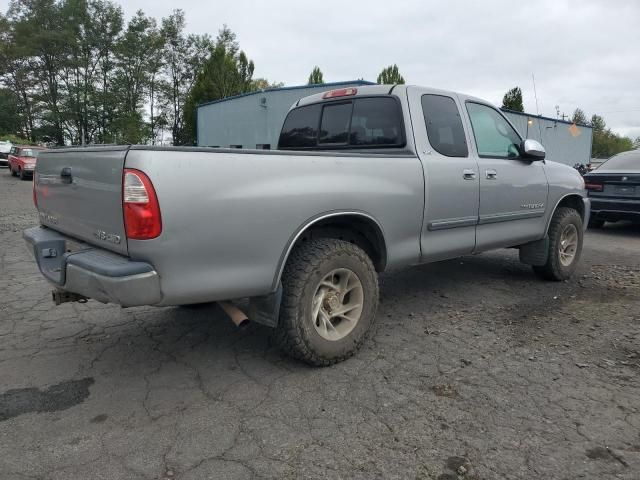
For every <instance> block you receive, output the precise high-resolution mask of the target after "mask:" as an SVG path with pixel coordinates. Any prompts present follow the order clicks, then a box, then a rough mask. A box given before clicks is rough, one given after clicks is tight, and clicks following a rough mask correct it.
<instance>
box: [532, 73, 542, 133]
mask: <svg viewBox="0 0 640 480" xmlns="http://www.w3.org/2000/svg"><path fill="white" fill-rule="evenodd" d="M531 80H533V95H534V96H535V97H536V115H538V133H539V134H540V141H541V142H542V127H541V126H540V123H541V122H540V118H539V117H540V109H539V108H538V92H537V91H536V77H535V76H534V75H533V72H531Z"/></svg>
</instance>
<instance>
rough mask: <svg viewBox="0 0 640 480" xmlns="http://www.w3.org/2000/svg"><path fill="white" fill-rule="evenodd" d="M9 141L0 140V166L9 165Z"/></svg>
mask: <svg viewBox="0 0 640 480" xmlns="http://www.w3.org/2000/svg"><path fill="white" fill-rule="evenodd" d="M11 146H12V145H11V142H9V141H7V142H5V141H0V167H6V166H8V165H9V152H10V151H11Z"/></svg>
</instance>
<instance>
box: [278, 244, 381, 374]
mask: <svg viewBox="0 0 640 480" xmlns="http://www.w3.org/2000/svg"><path fill="white" fill-rule="evenodd" d="M337 268H348V269H350V270H351V271H352V272H353V273H355V274H356V275H357V276H358V278H359V279H360V282H361V283H362V287H363V292H364V300H363V302H362V303H363V310H362V314H361V316H360V319H359V320H358V323H357V324H356V325H355V327H354V328H353V330H352V331H351V332H350V333H349V334H347V335H346V336H345V337H344V338H342V339H340V340H335V341H331V340H326V339H325V338H323V337H321V336H320V335H319V334H318V332H317V331H316V329H315V326H314V325H313V322H314V319H312V314H311V308H312V301H313V296H314V294H315V293H316V288H317V286H318V284H319V282H320V280H321V279H323V278H324V276H325V275H327V274H328V273H330V272H331V271H332V270H334V269H337ZM282 288H283V294H282V303H281V306H280V318H279V322H278V326H277V327H276V329H275V332H274V340H275V341H276V343H277V344H278V346H279V347H280V348H281V349H282V350H283V351H284V352H285V353H287V354H288V355H290V356H292V357H294V358H296V359H298V360H301V361H303V362H306V363H308V364H310V365H314V366H327V365H332V364H334V363H337V362H340V361H342V360H345V359H346V358H348V357H350V356H352V355H353V354H354V353H355V352H356V351H357V350H358V349H359V348H360V347H361V346H362V344H363V343H364V341H365V340H366V339H367V337H368V336H369V335H370V334H371V332H372V331H373V326H374V320H375V316H376V310H377V307H378V275H377V273H376V270H375V268H374V266H373V263H372V262H371V259H370V258H369V257H368V256H367V254H366V253H365V252H364V250H362V249H361V248H359V247H358V246H356V245H354V244H352V243H349V242H345V241H343V240H337V239H333V238H319V239H315V240H309V241H307V242H304V243H302V244H301V245H300V246H298V247H296V248H295V249H294V250H293V252H291V255H290V257H289V259H288V261H287V264H286V266H285V269H284V272H283V275H282Z"/></svg>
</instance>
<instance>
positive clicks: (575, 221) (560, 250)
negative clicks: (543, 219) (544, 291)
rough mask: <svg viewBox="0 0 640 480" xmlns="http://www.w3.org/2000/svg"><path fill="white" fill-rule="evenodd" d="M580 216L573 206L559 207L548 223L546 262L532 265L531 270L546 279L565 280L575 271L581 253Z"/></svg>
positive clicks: (581, 230)
mask: <svg viewBox="0 0 640 480" xmlns="http://www.w3.org/2000/svg"><path fill="white" fill-rule="evenodd" d="M583 232H584V229H583V228H582V217H580V214H579V213H578V212H577V211H576V210H574V209H573V208H567V207H561V208H559V209H558V210H556V212H555V213H554V214H553V218H552V219H551V224H550V225H549V252H548V255H547V263H545V264H544V265H540V266H535V265H534V266H533V271H534V272H536V274H537V275H538V276H540V277H541V278H544V279H546V280H555V281H561V280H566V279H568V278H569V277H571V275H573V272H574V271H575V269H576V267H577V266H578V261H579V260H580V254H581V253H582V240H583Z"/></svg>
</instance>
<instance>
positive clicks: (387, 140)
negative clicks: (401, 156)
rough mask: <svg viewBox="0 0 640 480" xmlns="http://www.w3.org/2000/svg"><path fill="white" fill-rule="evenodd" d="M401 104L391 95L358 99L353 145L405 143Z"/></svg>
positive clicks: (356, 102)
mask: <svg viewBox="0 0 640 480" xmlns="http://www.w3.org/2000/svg"><path fill="white" fill-rule="evenodd" d="M402 135H403V131H402V113H401V111H400V105H399V104H398V102H396V101H395V100H394V99H393V98H391V97H382V98H363V99H357V100H356V101H355V105H354V107H353V120H352V121H351V142H350V143H351V145H354V146H401V145H404V138H403V136H402Z"/></svg>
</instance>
